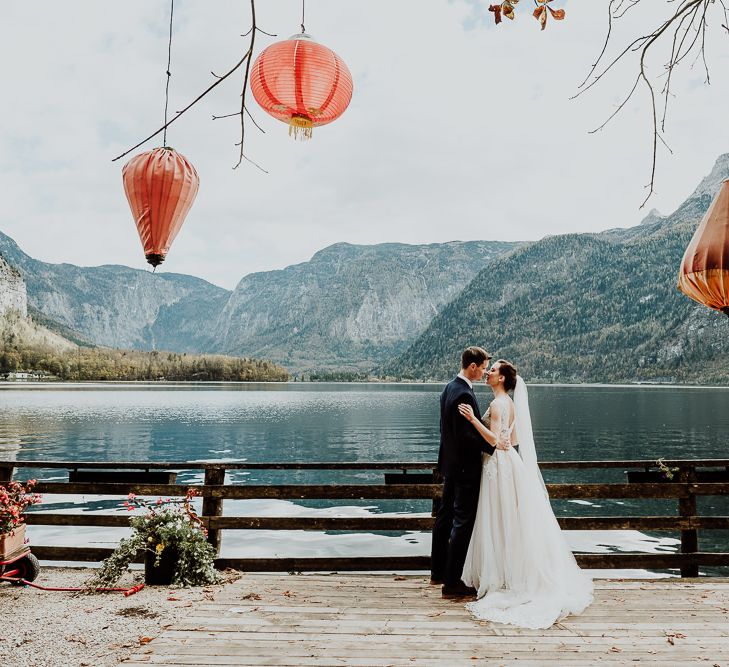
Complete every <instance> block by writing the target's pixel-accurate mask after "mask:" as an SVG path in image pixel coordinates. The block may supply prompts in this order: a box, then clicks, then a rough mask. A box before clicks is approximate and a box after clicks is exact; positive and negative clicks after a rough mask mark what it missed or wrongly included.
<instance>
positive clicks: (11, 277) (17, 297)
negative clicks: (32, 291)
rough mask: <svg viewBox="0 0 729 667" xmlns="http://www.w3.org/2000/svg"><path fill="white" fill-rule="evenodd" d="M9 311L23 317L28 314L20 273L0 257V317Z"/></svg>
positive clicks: (23, 283) (26, 298)
mask: <svg viewBox="0 0 729 667" xmlns="http://www.w3.org/2000/svg"><path fill="white" fill-rule="evenodd" d="M10 311H16V312H18V313H19V314H20V315H21V316H22V317H25V316H26V315H27V314H28V295H27V292H26V289H25V282H23V278H22V276H21V275H20V272H19V271H18V270H17V269H14V268H13V267H12V266H10V264H8V263H7V262H6V261H5V260H4V259H3V257H2V256H1V255H0V315H4V314H5V313H7V312H10Z"/></svg>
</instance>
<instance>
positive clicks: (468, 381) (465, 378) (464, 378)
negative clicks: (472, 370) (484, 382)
mask: <svg viewBox="0 0 729 667" xmlns="http://www.w3.org/2000/svg"><path fill="white" fill-rule="evenodd" d="M458 377H459V378H461V380H464V381H465V382H466V384H467V385H468V386H469V387H471V389H473V382H471V381H470V380H469V379H468V378H467V377H466V376H465V375H464V374H463V373H459V374H458Z"/></svg>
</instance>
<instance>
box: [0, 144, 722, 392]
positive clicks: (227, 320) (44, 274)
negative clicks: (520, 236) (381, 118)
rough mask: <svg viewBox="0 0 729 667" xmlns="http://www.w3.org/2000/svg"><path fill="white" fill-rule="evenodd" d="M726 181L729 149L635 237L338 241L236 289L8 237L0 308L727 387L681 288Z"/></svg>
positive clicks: (293, 355) (164, 332) (410, 369)
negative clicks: (38, 255) (61, 259)
mask: <svg viewBox="0 0 729 667" xmlns="http://www.w3.org/2000/svg"><path fill="white" fill-rule="evenodd" d="M727 178H729V154H726V155H722V156H720V157H719V159H718V160H717V162H716V164H715V166H714V168H713V169H712V171H711V173H710V174H708V175H707V177H706V178H704V179H703V180H702V182H701V183H700V184H699V186H698V187H697V188H696V190H695V191H694V192H693V193H692V195H691V196H690V197H689V198H688V199H687V200H686V201H685V202H684V203H683V204H682V205H681V206H680V207H679V208H678V209H677V210H676V211H674V212H673V213H671V214H670V215H661V214H660V213H658V212H657V211H655V210H654V211H651V212H650V213H649V214H648V215H647V216H646V218H645V219H644V220H643V222H642V223H641V224H640V225H637V226H634V227H630V228H615V229H611V230H607V231H605V232H602V233H598V234H594V233H590V234H567V235H559V236H548V237H546V238H544V239H541V240H539V241H535V242H531V243H517V242H513V243H506V242H489V241H470V242H460V241H453V242H449V243H440V244H429V245H408V244H400V243H385V244H378V245H371V246H362V245H350V244H347V243H338V244H335V245H332V246H329V247H327V248H324V249H323V250H321V251H319V252H317V253H316V254H315V255H314V256H313V257H312V258H311V259H310V260H309V261H307V262H302V263H300V264H296V265H294V266H289V267H287V268H285V269H282V270H277V271H266V272H260V273H254V274H250V275H247V276H244V277H243V278H242V279H241V281H240V282H239V283H238V285H237V286H236V288H235V289H234V290H233V291H229V290H225V289H223V288H220V287H217V286H215V285H212V284H210V283H208V282H206V281H204V280H201V279H199V278H195V277H192V276H187V275H182V274H174V273H151V272H149V271H140V270H136V269H131V268H128V267H125V266H99V267H78V266H74V265H71V264H48V263H45V262H41V261H38V260H36V259H33V258H31V257H30V256H28V255H27V254H26V253H24V252H23V251H22V250H21V249H20V248H19V247H18V246H17V244H16V243H15V242H14V241H13V240H12V239H11V238H10V237H8V236H6V235H4V234H2V233H0V254H1V255H2V256H3V257H4V258H5V260H6V261H7V263H8V264H9V265H10V266H9V267H8V268H7V269H5V275H6V278H7V280H5V282H3V281H2V280H0V306H2V304H3V303H6V302H7V303H11V302H18V299H20V298H21V297H20V296H18V293H17V289H16V288H17V282H18V279H20V280H22V281H24V284H25V286H27V312H28V313H29V314H30V315H31V316H32V318H33V320H34V321H35V322H37V323H39V324H42V325H45V326H46V327H47V328H49V329H51V330H52V331H54V332H56V333H58V334H61V335H62V336H64V337H65V338H67V339H70V340H72V341H74V342H76V343H79V344H82V345H92V346H93V345H97V346H107V347H116V348H134V349H140V350H172V351H176V352H190V353H219V354H234V355H240V356H245V357H255V358H266V359H269V360H271V361H274V362H278V363H280V364H282V365H284V366H286V367H287V368H288V369H289V370H290V371H292V372H294V373H299V374H300V373H303V372H309V373H311V372H315V371H325V372H326V371H329V372H339V371H347V372H351V373H358V374H365V375H366V374H375V375H378V376H382V377H389V378H411V379H416V380H430V379H432V380H436V379H437V380H442V379H444V378H447V377H448V376H449V375H451V374H452V373H453V372H455V370H457V365H458V357H459V353H460V350H461V349H462V348H463V347H465V346H466V345H469V344H481V345H483V346H484V347H486V348H487V349H489V350H491V351H492V352H494V353H495V354H496V355H498V356H500V357H505V358H510V359H512V360H513V361H515V362H516V363H517V365H518V366H519V368H520V370H521V371H522V373H523V374H524V376H525V377H526V378H528V379H531V380H532V381H536V380H543V381H549V382H552V381H578V382H582V381H595V382H620V381H636V380H637V381H666V382H668V381H686V382H699V381H700V382H704V381H705V382H712V383H729V362H728V361H727V359H728V358H729V357H728V356H727V352H729V342H727V341H729V336H727V335H726V334H727V333H728V331H727V327H728V326H729V322H727V321H726V318H725V317H724V316H723V315H721V314H718V313H715V312H713V311H709V310H708V309H706V308H704V307H702V306H700V305H698V304H695V303H694V302H692V301H690V300H689V299H687V298H686V297H684V296H683V295H682V294H680V293H679V292H678V291H677V290H676V288H675V283H676V273H677V268H678V264H679V261H680V258H681V255H682V253H683V251H684V249H685V247H686V245H687V244H688V241H689V239H690V237H691V235H692V234H693V231H694V229H695V228H696V225H697V224H698V222H699V220H700V218H701V217H702V215H703V214H704V212H705V211H706V209H707V208H708V206H709V203H710V202H711V199H712V197H713V195H714V194H715V193H716V192H717V191H718V189H719V187H720V185H721V183H722V181H723V180H725V179H727ZM10 267H12V268H10ZM0 268H1V267H0ZM0 278H2V276H0ZM3 285H4V287H3ZM13 285H15V287H13ZM13 290H16V291H15V292H13ZM11 292H12V293H11ZM1 309H2V308H0V310H1Z"/></svg>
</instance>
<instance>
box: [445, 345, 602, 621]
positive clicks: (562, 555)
mask: <svg viewBox="0 0 729 667" xmlns="http://www.w3.org/2000/svg"><path fill="white" fill-rule="evenodd" d="M486 382H487V384H488V385H489V386H490V387H491V389H492V390H493V392H494V400H493V401H492V402H491V405H490V407H489V409H488V411H487V412H486V415H485V416H484V421H485V422H486V423H487V424H488V427H487V426H486V424H484V423H482V422H481V421H480V420H478V419H477V418H476V417H475V416H474V414H473V410H472V408H471V406H470V405H465V404H462V405H459V406H458V409H459V411H460V413H461V414H462V415H463V416H464V417H465V418H466V419H468V421H469V422H471V424H472V425H473V426H474V427H475V428H476V429H477V430H478V431H479V433H480V434H481V435H482V436H483V437H484V439H486V438H487V436H488V437H490V439H491V441H492V442H493V439H494V436H495V437H496V440H497V443H498V444H497V448H496V451H495V452H494V454H493V456H490V457H489V456H488V455H484V460H483V470H482V474H481V490H480V496H479V501H478V510H477V514H476V524H475V526H474V529H473V534H472V536H471V542H470V544H469V547H468V555H467V556H466V564H465V566H464V568H463V576H462V579H463V581H464V582H465V583H466V585H468V586H473V587H474V588H476V589H477V590H478V599H477V600H476V601H475V602H470V603H468V604H467V605H466V608H467V609H468V610H469V611H470V612H471V613H472V614H473V616H474V617H476V618H478V619H483V620H488V621H496V622H498V623H511V624H512V625H517V626H520V627H524V628H548V627H550V626H551V625H552V624H553V623H555V622H557V621H559V620H561V619H563V618H565V617H566V616H568V615H569V614H579V613H581V612H582V611H584V610H585V608H587V606H588V605H589V604H590V603H591V602H592V591H593V585H592V579H591V578H590V577H589V576H587V575H586V574H585V573H584V572H582V570H580V568H579V567H578V565H577V562H576V561H575V558H574V556H573V555H572V552H571V551H570V549H569V546H568V545H567V542H566V541H565V539H564V536H563V534H562V531H561V530H560V527H559V524H558V523H557V519H556V518H555V516H554V513H553V511H552V507H551V505H550V503H549V496H548V495H547V489H546V487H545V486H544V480H543V479H542V475H541V473H540V471H539V466H538V465H537V455H536V451H535V448H534V438H533V435H532V424H531V417H530V414H529V398H528V395H527V388H526V385H525V384H524V380H522V378H521V377H520V376H518V375H517V373H516V368H515V367H514V365H513V364H511V363H509V362H508V361H505V360H503V359H501V360H499V361H497V362H495V363H494V364H493V365H492V367H491V370H489V371H488V375H487V377H486ZM511 390H513V391H514V400H513V401H512V399H511V398H510V397H509V394H508V392H509V391H511ZM489 419H490V423H489ZM517 450H518V453H517Z"/></svg>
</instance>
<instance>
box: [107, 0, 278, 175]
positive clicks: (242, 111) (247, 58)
mask: <svg viewBox="0 0 729 667" xmlns="http://www.w3.org/2000/svg"><path fill="white" fill-rule="evenodd" d="M250 2H251V29H250V30H249V31H248V32H247V33H246V35H250V36H251V39H250V42H249V44H248V49H247V50H246V52H245V54H243V57H242V58H241V59H240V60H239V61H238V62H237V63H236V64H235V65H234V66H233V67H232V68H231V69H229V70H228V71H227V72H226V73H225V74H223V75H218V74H215V73H214V72H211V74H212V75H213V76H214V77H215V78H216V80H215V81H214V82H213V83H212V84H211V85H210V86H208V87H207V88H206V89H205V90H204V91H203V92H202V93H200V94H199V95H198V96H197V97H196V98H195V99H194V100H193V101H192V102H190V103H189V104H188V105H187V106H186V107H184V108H183V109H181V110H180V111H178V112H177V113H176V115H175V117H174V118H172V120H170V121H168V122H166V123H165V124H164V125H163V126H162V127H160V128H159V129H157V130H155V131H154V132H152V134H150V135H149V136H147V137H145V138H144V139H142V140H141V141H140V142H139V143H137V144H135V145H134V146H132V147H131V148H129V149H128V150H126V151H124V152H123V153H122V154H121V155H117V156H116V157H115V158H113V159H112V162H115V161H116V160H119V159H121V158H123V157H124V156H125V155H129V153H131V152H132V151H133V150H136V149H137V148H139V147H140V146H142V145H143V144H145V143H147V142H148V141H149V140H150V139H153V138H154V137H156V136H157V135H158V134H159V133H160V132H164V131H165V130H166V129H167V128H168V127H169V126H170V125H172V123H174V122H175V121H176V120H177V119H178V118H180V116H182V115H183V114H184V113H186V112H187V111H189V110H190V109H191V108H192V107H193V106H195V105H196V104H197V103H198V102H199V101H200V100H201V99H203V97H205V96H206V95H207V94H208V93H210V92H211V91H212V90H213V89H215V88H216V87H217V86H218V85H220V84H221V83H222V82H223V81H225V80H226V79H227V78H228V77H229V76H231V74H233V73H234V72H236V71H237V70H238V69H240V67H241V66H242V65H243V64H244V63H245V65H246V69H245V77H244V80H243V91H242V93H241V97H242V102H241V109H240V111H238V112H236V113H234V114H228V115H227V116H217V117H216V116H213V118H227V117H230V116H240V118H241V140H240V142H239V143H237V144H236V146H240V156H239V159H238V163H237V164H236V165H235V167H234V168H236V167H238V165H240V163H241V162H242V161H243V160H244V159H245V160H247V161H248V162H250V163H251V164H253V165H255V166H256V167H258V168H259V169H261V171H264V172H265V171H266V170H265V169H263V168H262V167H260V166H259V165H258V164H256V163H255V162H253V160H250V159H249V158H247V157H246V156H245V155H244V153H243V149H244V146H243V142H244V139H245V116H246V115H248V117H249V118H250V119H251V121H252V122H253V123H254V124H255V125H256V127H258V129H259V130H261V131H263V130H262V128H261V127H260V126H259V125H258V123H256V122H255V120H254V119H253V117H252V116H251V115H250V113H249V112H248V109H246V107H245V95H246V90H247V88H248V75H249V71H250V66H251V58H252V55H253V45H254V43H255V39H256V32H263V31H262V30H260V29H259V28H258V27H257V26H256V4H255V0H250ZM266 34H269V33H266ZM266 173H268V172H266Z"/></svg>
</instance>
